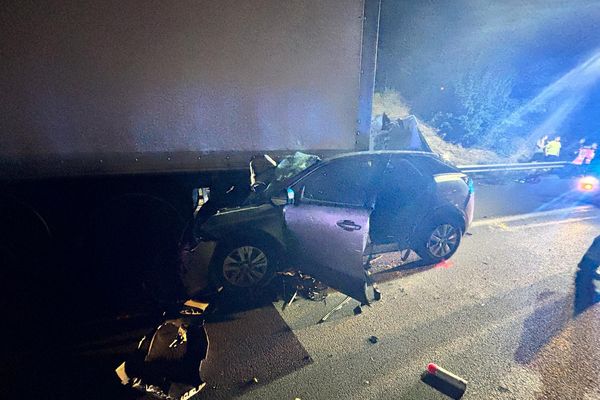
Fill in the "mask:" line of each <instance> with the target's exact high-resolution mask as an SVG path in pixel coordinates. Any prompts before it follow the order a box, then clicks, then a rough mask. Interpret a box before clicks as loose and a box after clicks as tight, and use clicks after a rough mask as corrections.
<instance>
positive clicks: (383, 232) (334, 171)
mask: <svg viewBox="0 0 600 400" xmlns="http://www.w3.org/2000/svg"><path fill="white" fill-rule="evenodd" d="M280 165H281V163H280ZM292 165H297V163H296V164H294V163H292ZM280 172H281V171H277V168H275V169H274V171H271V173H270V174H269V175H270V177H271V181H270V182H268V183H267V182H264V181H260V180H257V182H260V183H258V184H257V183H256V182H255V184H254V187H255V188H259V189H258V190H256V191H255V192H254V193H252V194H251V195H250V196H249V197H248V198H247V199H246V201H245V202H244V204H243V205H242V206H238V207H231V208H221V209H218V210H216V212H214V214H212V215H210V216H209V217H206V216H204V217H203V218H201V220H199V221H197V222H198V223H197V224H196V226H195V229H194V231H195V237H196V241H197V246H196V247H195V248H194V249H193V250H192V251H190V252H188V253H187V254H186V255H185V257H184V264H185V268H186V270H187V271H188V273H189V275H191V276H193V279H192V278H188V279H186V280H187V283H186V284H187V285H188V290H189V291H193V290H195V289H199V288H200V287H202V286H210V285H214V286H218V285H225V286H228V287H232V288H250V287H258V286H263V285H265V284H266V283H268V282H269V281H270V280H271V278H272V277H273V276H274V275H275V273H276V272H277V271H280V270H282V269H288V268H292V269H297V270H301V271H303V272H305V273H308V274H310V275H312V276H314V277H315V278H317V279H319V280H321V281H322V282H324V283H325V284H327V285H329V286H331V287H333V288H335V289H337V290H339V291H341V292H343V293H345V294H347V295H349V296H351V297H353V298H355V299H357V300H359V301H361V302H362V303H363V304H366V303H368V302H369V299H368V297H367V290H366V288H367V286H368V283H369V278H368V275H367V273H366V270H365V261H364V260H365V256H366V254H365V253H366V252H368V251H369V250H367V249H372V248H373V245H380V244H381V245H386V244H395V245H396V246H397V248H398V249H412V250H414V251H415V252H416V253H417V254H418V255H419V256H420V257H421V258H422V259H423V260H424V261H426V262H429V263H431V264H433V263H437V262H439V261H441V260H444V259H447V258H449V257H451V256H452V255H453V254H454V252H456V250H457V249H458V247H459V245H460V241H461V237H462V235H463V234H464V233H465V231H466V229H467V228H468V226H469V224H470V223H471V221H472V218H473V204H474V197H473V184H472V181H471V180H470V178H468V177H467V176H466V175H464V174H463V173H461V172H460V171H458V170H456V169H455V168H454V167H451V166H449V165H447V164H445V163H444V162H442V161H441V160H440V159H439V158H438V157H437V156H435V155H434V154H432V153H425V152H410V151H377V152H362V153H351V154H346V155H341V156H337V157H334V158H331V159H329V160H326V161H319V160H318V159H316V158H313V159H310V160H308V159H307V160H306V164H305V165H304V168H301V170H300V171H294V173H292V174H287V173H286V174H281V173H280Z"/></svg>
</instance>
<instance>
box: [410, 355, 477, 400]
mask: <svg viewBox="0 0 600 400" xmlns="http://www.w3.org/2000/svg"><path fill="white" fill-rule="evenodd" d="M421 381H422V382H423V383H425V384H427V385H429V386H431V387H432V388H434V389H436V390H438V391H439V392H441V393H443V394H445V395H446V396H448V397H450V398H452V399H456V400H458V399H460V398H461V397H462V396H463V395H464V394H465V391H466V390H467V381H466V380H464V379H463V378H461V377H459V376H458V375H454V374H453V373H452V372H450V371H447V370H445V369H444V368H441V367H439V366H438V365H436V364H434V363H429V364H428V365H427V369H426V370H425V372H423V374H422V375H421Z"/></svg>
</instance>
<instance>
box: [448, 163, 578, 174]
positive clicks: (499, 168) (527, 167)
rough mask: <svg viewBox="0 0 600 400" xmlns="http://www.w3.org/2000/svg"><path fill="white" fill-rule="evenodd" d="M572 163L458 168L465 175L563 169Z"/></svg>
mask: <svg viewBox="0 0 600 400" xmlns="http://www.w3.org/2000/svg"><path fill="white" fill-rule="evenodd" d="M568 164H570V163H568V162H566V161H551V162H530V163H514V164H480V165H458V166H457V168H458V169H460V170H461V171H462V172H464V173H476V172H479V173H481V172H498V171H503V172H504V171H527V170H532V169H533V170H535V169H555V168H563V167H565V166H566V165H568Z"/></svg>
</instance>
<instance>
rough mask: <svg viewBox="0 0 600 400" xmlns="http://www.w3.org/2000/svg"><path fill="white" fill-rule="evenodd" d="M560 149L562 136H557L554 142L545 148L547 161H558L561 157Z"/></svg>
mask: <svg viewBox="0 0 600 400" xmlns="http://www.w3.org/2000/svg"><path fill="white" fill-rule="evenodd" d="M560 147H561V144H560V136H557V137H555V138H554V140H551V141H550V142H548V144H547V145H546V147H545V148H544V154H545V156H546V160H547V161H555V160H558V157H559V156H560Z"/></svg>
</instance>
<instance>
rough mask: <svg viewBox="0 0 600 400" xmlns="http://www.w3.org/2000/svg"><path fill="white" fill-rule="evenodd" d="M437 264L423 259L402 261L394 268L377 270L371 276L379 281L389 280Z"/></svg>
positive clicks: (425, 269) (426, 269) (424, 269)
mask: <svg viewBox="0 0 600 400" xmlns="http://www.w3.org/2000/svg"><path fill="white" fill-rule="evenodd" d="M435 267H436V264H431V263H428V262H425V261H423V260H421V259H418V260H414V261H409V262H406V263H401V264H399V265H396V266H394V267H392V268H388V269H384V270H380V271H375V272H374V273H373V274H372V275H371V277H372V278H373V280H374V281H375V282H377V283H383V282H389V281H393V280H396V279H400V278H404V277H407V276H409V275H412V274H417V273H420V272H425V271H428V270H430V269H432V268H435Z"/></svg>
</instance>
